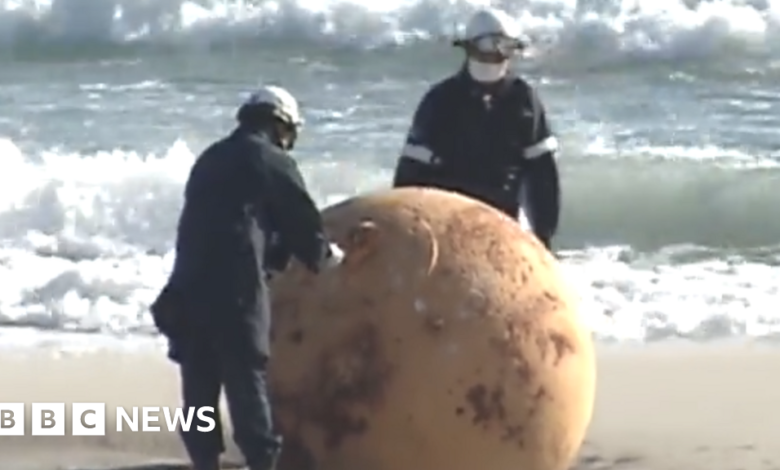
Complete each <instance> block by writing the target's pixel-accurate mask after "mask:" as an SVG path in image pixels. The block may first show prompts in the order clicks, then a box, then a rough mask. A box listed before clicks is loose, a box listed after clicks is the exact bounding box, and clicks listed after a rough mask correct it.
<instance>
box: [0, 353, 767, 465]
mask: <svg viewBox="0 0 780 470" xmlns="http://www.w3.org/2000/svg"><path fill="white" fill-rule="evenodd" d="M778 364H780V350H775V349H772V348H769V347H763V346H748V345H741V346H734V345H731V346H717V347H715V346H663V347H651V348H638V347H637V348H619V349H614V348H608V349H602V350H601V351H600V355H599V386H598V399H597V404H596V412H595V416H594V419H593V423H592V425H591V429H590V433H589V435H588V438H587V442H586V444H585V446H584V447H583V450H582V455H581V457H580V460H579V462H578V463H577V465H576V467H575V468H576V469H577V470H586V469H594V470H595V469H638V470H641V469H647V470H672V469H674V470H777V469H780V407H778V406H777V399H778V397H780V377H778V374H777V370H778V369H777V367H778ZM0 374H1V376H2V377H3V379H2V386H1V387H0V402H15V401H24V402H33V401H36V402H41V401H53V402H61V401H84V402H90V401H94V402H107V403H108V405H109V406H111V405H123V406H144V405H148V406H154V405H157V406H166V405H171V406H175V405H176V404H177V403H178V379H177V375H176V370H175V368H174V367H173V366H172V365H171V364H169V363H168V362H166V360H165V359H164V358H163V357H162V355H160V356H153V355H133V356H130V355H118V354H107V353H101V354H98V355H91V354H86V355H82V356H75V355H74V356H60V357H59V358H52V357H51V356H47V355H45V354H43V353H32V354H31V353H4V355H3V358H2V359H0ZM109 415H110V413H109ZM234 452H235V449H233V450H232V452H230V453H229V454H230V455H229V456H228V458H229V459H233V458H235V457H236V455H237V454H235V453H234ZM182 462H183V453H182V448H181V446H180V444H179V441H178V437H177V436H176V435H175V434H171V433H168V432H167V431H165V432H160V433H121V434H117V433H115V432H111V429H109V434H108V436H106V437H66V438H61V437H58V438H41V437H34V438H33V437H0V469H2V470H53V469H65V468H67V469H74V470H76V469H85V470H86V469H89V470H109V469H112V470H113V469H124V470H130V469H132V470H151V469H167V468H180V466H181V465H182Z"/></svg>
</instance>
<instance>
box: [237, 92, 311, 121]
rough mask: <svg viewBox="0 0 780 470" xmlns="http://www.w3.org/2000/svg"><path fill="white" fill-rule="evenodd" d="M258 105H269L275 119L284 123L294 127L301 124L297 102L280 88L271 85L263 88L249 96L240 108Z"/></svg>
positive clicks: (301, 119) (301, 118)
mask: <svg viewBox="0 0 780 470" xmlns="http://www.w3.org/2000/svg"><path fill="white" fill-rule="evenodd" d="M258 104H265V105H269V107H271V108H272V110H273V113H274V114H275V115H276V117H278V118H279V119H281V120H283V121H284V122H287V123H289V124H292V125H293V126H296V127H298V126H300V125H302V124H303V117H301V111H300V109H299V108H298V101H297V100H296V99H295V97H294V96H293V95H292V94H291V93H290V92H289V91H287V90H285V89H284V88H282V87H278V86H273V85H267V86H263V87H261V88H260V89H258V90H257V91H255V92H254V93H252V94H251V95H249V97H248V98H247V99H246V101H244V104H243V105H242V107H244V106H253V105H258Z"/></svg>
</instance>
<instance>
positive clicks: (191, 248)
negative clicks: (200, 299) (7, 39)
mask: <svg viewBox="0 0 780 470" xmlns="http://www.w3.org/2000/svg"><path fill="white" fill-rule="evenodd" d="M223 166H224V165H223V164H222V163H221V162H220V161H218V160H217V159H215V158H213V157H212V156H211V155H204V156H202V157H201V158H199V159H198V160H197V161H196V162H195V165H194V166H193V167H192V170H191V171H190V175H189V178H188V179H187V183H186V185H185V189H184V205H183V207H182V210H181V215H180V216H179V223H178V227H177V233H176V260H175V263H174V267H173V271H172V273H171V279H170V282H169V284H171V287H173V288H176V289H196V290H197V289H199V286H201V284H203V283H204V282H205V278H206V277H207V274H208V269H209V267H208V266H207V264H208V260H209V258H210V256H211V253H212V252H213V251H214V246H213V243H212V242H213V240H214V238H215V236H216V232H215V228H216V227H218V226H219V225H220V223H221V220H220V219H222V218H224V214H225V211H224V208H223V207H222V205H221V204H220V198H219V188H220V186H221V181H222V173H223V172H224V171H223V170H224V169H223V168H222V167H223Z"/></svg>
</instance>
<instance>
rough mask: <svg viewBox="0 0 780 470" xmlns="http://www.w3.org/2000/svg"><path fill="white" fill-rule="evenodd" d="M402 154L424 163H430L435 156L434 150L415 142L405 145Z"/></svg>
mask: <svg viewBox="0 0 780 470" xmlns="http://www.w3.org/2000/svg"><path fill="white" fill-rule="evenodd" d="M401 155H403V156H404V157H408V158H411V159H413V160H417V161H420V162H423V163H430V162H431V159H432V158H433V152H431V150H430V149H429V148H428V147H425V146H422V145H414V144H406V145H404V148H403V150H402V151H401Z"/></svg>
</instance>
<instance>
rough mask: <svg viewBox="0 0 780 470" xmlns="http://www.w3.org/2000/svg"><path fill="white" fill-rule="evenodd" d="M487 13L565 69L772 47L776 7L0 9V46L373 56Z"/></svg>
mask: <svg viewBox="0 0 780 470" xmlns="http://www.w3.org/2000/svg"><path fill="white" fill-rule="evenodd" d="M488 3H492V4H494V5H496V6H501V7H504V8H505V9H506V10H507V11H509V12H510V13H511V14H513V15H514V16H515V17H517V18H519V20H520V22H521V24H522V26H523V28H524V31H525V32H526V33H527V34H528V35H529V36H530V37H531V38H533V39H536V43H537V45H538V44H543V45H544V46H543V47H542V49H544V51H543V52H544V53H547V54H552V55H554V56H558V55H560V54H563V55H566V56H567V57H568V58H570V59H572V60H574V59H577V58H581V57H582V56H583V55H585V56H590V55H592V54H597V55H598V56H600V57H601V58H604V59H608V60H611V59H614V58H616V57H620V56H622V55H628V56H636V55H637V54H639V55H640V56H641V57H646V56H658V57H663V58H675V57H681V56H682V57H689V56H694V57H699V56H703V55H704V56H707V55H726V54H731V55H733V54H734V53H735V47H736V48H739V49H742V50H744V51H750V50H759V51H765V50H775V49H777V47H778V46H777V44H780V41H778V40H777V39H778V31H780V28H778V25H780V20H779V18H780V2H779V1H778V0H762V1H747V2H746V1H742V0H719V1H710V2H705V1H683V0H611V1H600V0H590V1H574V0H530V1H526V0H522V1H521V0H504V1H500V2H488V1H483V0H458V1H454V2H453V1H450V0H393V1H384V2H377V1H375V0H279V1H258V2H251V1H242V0H200V1H187V0H169V1H159V0H0V47H5V48H14V47H18V46H20V45H23V43H24V42H25V41H28V40H30V39H32V40H33V42H35V43H36V44H41V43H44V44H45V43H47V41H49V42H51V43H52V44H54V43H56V44H58V45H62V44H63V43H64V44H67V43H68V42H73V41H82V42H83V41H87V42H105V41H113V42H130V41H136V42H137V41H144V42H147V43H148V42H151V43H166V44H167V45H181V46H186V47H198V46H201V45H204V44H213V43H215V42H221V43H227V44H230V43H236V44H237V43H240V42H242V41H243V40H246V39H251V38H263V39H271V38H275V39H284V40H288V41H301V40H312V41H317V42H318V43H330V44H339V45H355V46H358V47H374V46H378V45H383V44H402V43H407V42H409V41H413V40H426V39H437V38H441V37H442V36H449V35H451V34H452V32H453V31H454V29H455V26H456V25H458V24H462V22H463V21H465V18H466V16H467V15H468V14H469V13H470V12H472V11H474V10H475V9H476V8H477V7H479V6H481V5H484V4H488ZM252 44H254V45H256V44H257V42H252ZM253 47H254V46H253ZM537 52H539V50H537Z"/></svg>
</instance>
